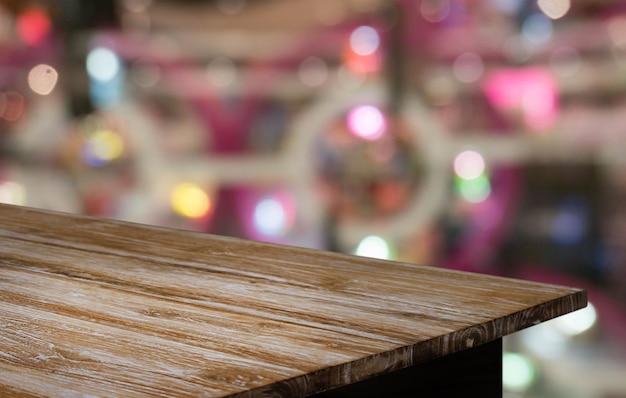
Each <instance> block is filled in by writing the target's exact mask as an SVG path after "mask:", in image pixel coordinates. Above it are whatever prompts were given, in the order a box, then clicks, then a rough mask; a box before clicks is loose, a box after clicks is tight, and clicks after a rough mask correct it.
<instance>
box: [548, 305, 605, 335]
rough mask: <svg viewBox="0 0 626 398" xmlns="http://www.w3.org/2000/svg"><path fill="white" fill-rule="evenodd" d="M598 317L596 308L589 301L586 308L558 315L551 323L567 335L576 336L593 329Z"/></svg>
mask: <svg viewBox="0 0 626 398" xmlns="http://www.w3.org/2000/svg"><path fill="white" fill-rule="evenodd" d="M597 319H598V314H597V312H596V308H595V307H594V306H593V304H591V302H589V303H587V306H586V307H585V308H582V309H580V310H578V311H574V312H570V313H569V314H566V315H563V316H561V317H558V318H556V319H554V320H552V321H551V324H552V325H553V326H554V327H555V328H556V329H557V330H558V331H559V332H561V333H563V334H564V335H566V336H576V335H579V334H581V333H584V332H586V331H587V330H589V329H591V328H592V327H593V325H595V323H596V321H597Z"/></svg>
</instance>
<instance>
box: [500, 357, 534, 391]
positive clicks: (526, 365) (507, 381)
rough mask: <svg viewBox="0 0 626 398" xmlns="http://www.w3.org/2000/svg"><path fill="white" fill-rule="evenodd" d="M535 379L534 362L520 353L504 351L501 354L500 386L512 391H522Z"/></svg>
mask: <svg viewBox="0 0 626 398" xmlns="http://www.w3.org/2000/svg"><path fill="white" fill-rule="evenodd" d="M536 379H537V368H536V366H535V365H534V363H533V362H532V361H531V360H530V359H529V358H528V357H527V356H526V355H523V354H520V353H514V352H504V353H503V354H502V386H503V387H504V389H506V390H508V391H513V392H524V391H526V390H528V388H530V387H531V386H532V385H533V383H534V382H535V380H536Z"/></svg>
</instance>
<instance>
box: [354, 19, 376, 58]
mask: <svg viewBox="0 0 626 398" xmlns="http://www.w3.org/2000/svg"><path fill="white" fill-rule="evenodd" d="M378 47H380V36H379V35H378V32H377V31H376V29H374V28H372V27H371V26H366V25H363V26H359V27H358V28H356V29H355V30H354V31H353V32H352V34H351V35H350V48H352V51H354V52H355V53H357V54H359V55H371V54H374V53H375V52H376V50H378Z"/></svg>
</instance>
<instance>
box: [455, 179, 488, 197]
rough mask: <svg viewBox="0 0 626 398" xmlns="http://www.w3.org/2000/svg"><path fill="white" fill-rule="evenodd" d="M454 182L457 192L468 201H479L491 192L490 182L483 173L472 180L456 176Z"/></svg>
mask: <svg viewBox="0 0 626 398" xmlns="http://www.w3.org/2000/svg"><path fill="white" fill-rule="evenodd" d="M455 182H456V184H455V185H456V190H457V193H458V194H459V196H461V198H463V199H464V200H465V201H467V202H469V203H481V202H483V201H485V200H486V199H487V198H488V197H489V195H490V194H491V182H490V181H489V178H488V177H487V176H486V175H484V174H482V175H480V176H479V177H477V178H474V179H472V180H466V179H463V178H457V179H456V180H455Z"/></svg>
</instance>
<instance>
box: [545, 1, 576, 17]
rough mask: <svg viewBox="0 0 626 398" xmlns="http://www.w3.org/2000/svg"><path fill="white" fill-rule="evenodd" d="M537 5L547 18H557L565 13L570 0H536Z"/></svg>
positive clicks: (568, 7)
mask: <svg viewBox="0 0 626 398" xmlns="http://www.w3.org/2000/svg"><path fill="white" fill-rule="evenodd" d="M537 5H538V6H539V9H540V10H541V11H542V12H543V13H544V14H546V16H547V17H548V18H551V19H559V18H561V17H563V16H564V15H565V14H567V12H568V11H569V9H570V7H571V2H570V0H538V1H537Z"/></svg>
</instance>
